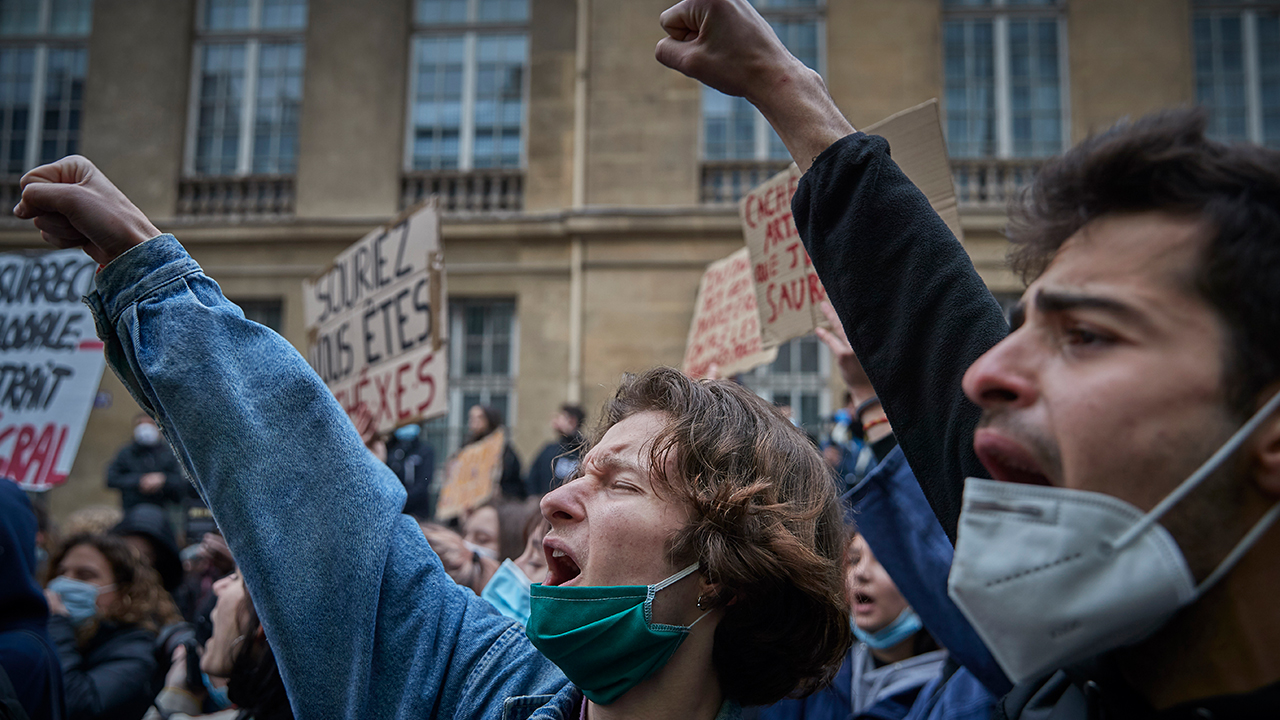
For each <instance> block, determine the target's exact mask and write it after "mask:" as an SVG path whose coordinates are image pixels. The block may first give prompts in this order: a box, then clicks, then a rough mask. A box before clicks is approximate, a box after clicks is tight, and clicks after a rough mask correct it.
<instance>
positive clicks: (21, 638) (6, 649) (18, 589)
mask: <svg viewBox="0 0 1280 720" xmlns="http://www.w3.org/2000/svg"><path fill="white" fill-rule="evenodd" d="M36 526H37V523H36V516H35V515H34V514H33V513H32V504H31V502H30V501H29V500H28V499H27V496H26V493H24V492H23V491H22V489H21V488H19V487H18V484H17V483H15V482H13V481H12V480H9V479H8V478H3V477H0V674H3V675H4V676H5V678H6V679H7V681H8V684H9V685H10V686H11V687H12V692H13V696H12V699H16V700H17V702H18V704H20V705H21V706H22V709H23V711H24V712H26V714H27V716H28V717H30V718H31V719H32V720H50V719H52V718H61V717H63V715H64V712H63V707H62V667H61V665H60V664H59V662H58V652H57V650H56V649H55V648H54V645H53V639H52V638H50V637H49V628H48V626H49V605H48V603H47V602H46V601H45V598H44V595H43V594H42V593H41V592H40V585H39V583H37V582H36V576H35V566H36V553H35V548H36ZM8 699H10V698H9V697H8V696H7V693H6V691H5V690H4V689H3V683H0V715H3V712H4V709H5V708H4V701H6V700H8Z"/></svg>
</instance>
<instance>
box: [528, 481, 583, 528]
mask: <svg viewBox="0 0 1280 720" xmlns="http://www.w3.org/2000/svg"><path fill="white" fill-rule="evenodd" d="M587 482H588V480H587V479H586V478H578V479H576V480H570V481H569V482H566V483H564V484H563V485H561V486H560V487H557V488H555V489H554V490H552V491H551V492H549V493H547V494H546V495H543V496H542V502H541V503H539V504H538V507H539V509H541V510H542V517H544V518H546V519H547V520H548V521H550V523H551V526H552V527H556V526H558V525H564V524H565V523H571V522H577V521H579V520H581V519H582V518H584V517H585V516H586V513H585V512H584V510H583V505H582V489H583V487H584V486H585V484H586V483H587Z"/></svg>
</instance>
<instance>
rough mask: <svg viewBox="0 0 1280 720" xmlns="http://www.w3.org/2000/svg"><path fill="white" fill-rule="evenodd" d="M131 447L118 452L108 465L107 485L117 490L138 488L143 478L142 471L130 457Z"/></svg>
mask: <svg viewBox="0 0 1280 720" xmlns="http://www.w3.org/2000/svg"><path fill="white" fill-rule="evenodd" d="M128 451H129V448H127V447H126V448H124V449H122V450H121V451H120V452H118V453H116V457H115V459H114V460H112V461H111V464H110V465H108V466H107V487H109V488H115V489H116V490H137V489H138V481H139V480H141V479H142V476H143V474H144V473H143V472H142V471H140V470H139V469H138V468H137V467H136V466H135V465H134V463H133V462H132V460H131V459H130V458H129V457H128Z"/></svg>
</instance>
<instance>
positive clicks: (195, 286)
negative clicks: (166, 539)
mask: <svg viewBox="0 0 1280 720" xmlns="http://www.w3.org/2000/svg"><path fill="white" fill-rule="evenodd" d="M33 172H35V173H36V180H39V179H40V178H42V177H44V178H50V180H49V181H46V182H34V183H31V184H27V185H26V187H25V189H24V194H23V200H22V202H21V203H20V204H19V206H18V208H17V209H16V210H15V212H16V213H17V214H18V215H19V216H20V217H35V219H36V223H37V226H38V227H40V228H41V230H42V231H43V232H44V233H45V235H46V238H47V239H50V241H51V242H54V243H55V244H59V245H61V246H67V245H76V244H78V245H80V246H83V247H85V248H86V251H88V252H90V255H91V256H93V257H94V258H95V259H96V260H98V261H99V262H104V263H108V264H107V265H106V267H105V268H103V269H102V270H101V271H100V273H99V274H98V277H97V279H96V288H95V290H94V291H93V293H91V295H90V296H89V298H87V300H88V302H89V304H90V307H91V308H92V309H93V312H94V316H95V320H96V322H97V327H98V332H99V335H100V336H101V337H102V339H103V341H104V342H105V344H106V353H107V359H108V361H109V363H110V364H111V367H112V369H113V370H114V371H115V372H116V373H117V374H118V375H119V376H120V377H121V379H122V380H123V381H124V383H125V385H126V386H127V387H128V388H129V390H130V391H131V392H132V393H133V395H134V397H135V399H136V400H137V401H138V403H139V404H140V405H141V406H142V407H143V408H145V409H146V410H147V411H148V412H149V413H150V414H151V415H152V416H153V417H155V419H156V420H157V422H158V423H159V425H160V427H161V429H162V430H163V432H164V435H165V437H166V438H167V439H168V440H169V442H170V444H171V445H172V446H173V447H174V450H175V455H176V456H177V457H178V460H179V462H180V463H181V464H182V465H183V466H184V468H185V469H186V471H187V472H188V473H189V474H190V475H191V477H192V478H194V479H195V481H196V483H197V485H198V487H199V488H200V492H201V494H202V495H203V497H204V498H205V500H206V501H207V502H208V504H209V507H210V508H211V509H212V511H213V515H214V518H215V519H216V520H217V522H218V524H219V526H220V527H221V528H222V530H223V533H224V535H225V536H226V538H227V543H228V545H229V546H230V548H231V552H232V554H233V555H234V556H235V559H236V561H237V562H238V563H239V565H240V567H241V570H242V571H243V573H244V576H245V580H246V583H247V584H248V587H249V592H250V594H251V595H252V597H253V599H254V605H255V606H256V608H257V610H258V613H259V616H260V617H261V618H262V623H263V626H264V627H265V629H266V631H267V638H268V640H269V641H270V643H271V645H272V647H273V649H274V651H275V653H276V658H277V660H278V662H279V664H280V668H281V676H282V678H283V679H284V682H285V687H286V688H287V689H288V691H289V696H290V699H291V701H292V703H293V707H294V710H295V711H296V712H297V714H298V715H299V717H345V718H368V717H405V718H472V717H497V716H498V713H499V712H500V711H501V706H502V700H503V698H505V697H509V696H512V695H529V694H546V693H553V692H555V691H557V690H558V689H559V688H561V687H563V686H564V684H565V682H566V681H565V679H564V677H563V675H561V674H560V673H559V671H558V670H556V669H555V668H554V666H552V665H550V663H548V662H547V661H546V660H545V659H544V658H543V657H542V656H541V655H539V654H538V653H537V652H536V651H535V650H534V649H533V648H532V646H531V645H530V644H529V643H528V641H527V640H526V638H525V637H524V633H523V632H522V630H521V629H520V628H519V626H517V625H515V624H514V623H511V622H509V621H506V620H505V619H503V618H501V617H500V616H498V615H497V614H495V613H494V612H493V611H492V610H491V609H490V608H489V607H488V606H487V604H485V603H484V601H482V600H480V599H479V598H477V597H475V596H474V595H473V594H471V593H470V592H468V591H464V590H462V589H461V588H459V587H458V586H457V585H456V584H455V583H454V582H453V581H452V580H450V579H449V578H448V576H447V575H446V574H445V573H444V570H443V569H442V567H441V565H440V561H439V559H438V558H437V557H436V556H435V554H434V553H432V552H431V550H430V548H429V546H428V545H427V543H426V540H425V539H424V538H423V536H422V533H421V532H420V531H419V529H418V526H417V524H416V523H415V522H414V521H413V520H412V519H411V518H409V517H408V516H405V515H401V514H400V508H401V506H402V505H403V503H404V490H403V488H402V487H401V485H400V482H399V481H398V480H396V478H395V476H394V475H393V474H392V473H391V471H390V470H389V469H388V468H387V467H386V466H385V465H383V464H382V463H380V462H378V461H377V460H376V459H375V458H374V457H373V455H372V454H371V453H370V452H369V451H368V450H367V449H366V448H365V446H364V443H363V442H362V441H361V438H360V436H359V435H358V434H357V433H356V430H355V428H354V427H353V426H352V424H351V422H350V421H349V420H348V418H347V416H346V414H345V413H344V412H343V411H342V409H341V407H340V406H339V405H338V403H337V401H336V400H335V399H334V397H333V395H332V394H331V393H330V392H329V390H328V388H326V387H325V386H324V384H323V383H322V382H321V381H320V378H319V377H318V376H317V375H316V374H315V373H314V372H312V370H311V368H310V367H309V366H308V365H307V364H306V362H305V361H304V360H303V358H302V356H301V355H299V354H298V353H297V352H296V351H295V350H294V349H293V347H292V346H291V345H289V343H288V342H287V341H285V340H284V339H283V338H281V337H280V336H279V335H277V334H275V333H274V332H271V331H270V330H268V329H266V328H264V327H262V326H260V325H257V324H255V323H252V322H249V321H247V320H245V319H244V315H243V313H242V312H241V311H240V309H239V308H237V307H236V306H235V305H234V304H232V303H231V302H229V301H228V300H227V299H226V298H225V297H223V295H222V293H221V291H220V289H219V288H218V286H217V284H216V283H214V282H213V280H211V279H210V278H208V277H207V276H206V275H205V274H204V273H203V272H202V271H201V269H200V267H199V266H198V265H197V264H196V263H195V261H194V260H192V259H191V258H190V256H188V255H187V253H186V252H185V250H183V248H182V246H181V245H179V244H178V242H177V240H175V239H174V238H173V237H172V236H168V235H160V236H158V237H155V238H153V239H148V238H147V237H146V236H147V234H148V233H149V232H151V231H154V227H153V226H150V223H149V222H146V219H145V217H143V216H142V215H141V213H140V212H139V211H138V210H137V208H135V207H133V205H132V204H131V203H129V201H128V200H127V199H126V198H124V196H123V195H121V194H120V193H119V191H118V190H116V189H115V188H114V187H113V186H111V185H110V183H109V182H108V181H106V179H105V178H103V177H102V176H101V174H100V173H98V172H97V171H96V170H95V169H93V167H92V165H90V164H88V161H85V160H84V159H83V158H79V159H69V160H64V161H61V162H59V163H58V164H56V165H54V166H49V167H46V168H40V169H38V170H37V171H33ZM112 228H124V231H123V232H121V233H119V234H112V233H111V232H110V230H111V229H112ZM496 668H501V669H505V670H507V672H498V671H497V670H496Z"/></svg>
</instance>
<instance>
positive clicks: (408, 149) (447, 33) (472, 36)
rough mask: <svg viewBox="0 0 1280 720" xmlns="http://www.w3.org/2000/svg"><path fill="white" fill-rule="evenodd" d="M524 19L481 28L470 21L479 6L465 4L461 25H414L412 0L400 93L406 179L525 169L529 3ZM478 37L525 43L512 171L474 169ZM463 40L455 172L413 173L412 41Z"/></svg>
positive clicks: (530, 56)
mask: <svg viewBox="0 0 1280 720" xmlns="http://www.w3.org/2000/svg"><path fill="white" fill-rule="evenodd" d="M529 3H530V8H529V17H528V18H526V19H525V20H524V21H523V22H515V21H510V20H504V21H502V22H482V21H480V20H477V19H475V18H476V17H477V15H478V11H479V7H480V0H467V17H468V19H467V21H466V22H436V23H430V22H422V21H420V20H419V19H418V2H417V0H411V2H410V5H411V7H410V9H409V12H410V13H411V14H412V18H413V24H412V28H411V30H410V33H409V53H408V55H409V72H407V73H406V75H407V76H408V78H407V86H406V88H405V115H404V152H403V158H402V160H403V162H402V163H401V165H402V167H401V170H402V172H404V173H405V174H413V173H428V174H429V173H473V172H482V173H483V172H491V171H503V170H506V171H511V170H517V171H520V172H524V171H525V170H526V169H527V168H528V162H529V99H530V93H529V86H530V85H532V83H531V82H529V75H530V71H531V69H532V66H533V48H532V43H531V42H530V37H531V33H530V25H531V22H532V15H533V7H532V0H529ZM479 35H522V36H524V38H525V58H524V66H523V67H524V75H523V77H522V82H521V87H520V162H519V163H518V164H517V165H516V166H515V167H486V168H476V167H475V136H476V125H475V106H476V84H475V80H476V67H477V65H478V62H479V61H478V59H477V57H476V47H477V45H478V44H479V43H478V42H477V39H478V36H479ZM456 36H462V39H463V40H462V41H463V61H462V110H461V116H462V117H461V121H460V123H459V126H458V166H457V167H456V168H421V169H419V168H415V167H414V166H413V160H414V155H413V145H414V143H413V139H414V138H413V136H414V132H415V131H416V129H417V128H416V127H415V126H414V123H413V106H414V102H415V92H414V91H415V88H417V85H418V58H417V53H416V48H417V41H418V39H419V38H423V37H456Z"/></svg>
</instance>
